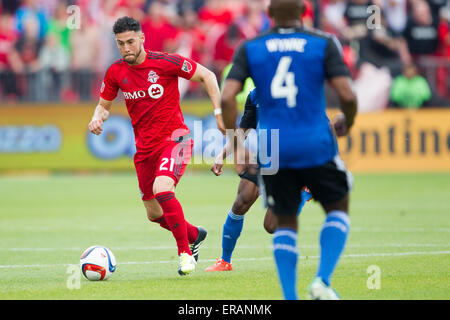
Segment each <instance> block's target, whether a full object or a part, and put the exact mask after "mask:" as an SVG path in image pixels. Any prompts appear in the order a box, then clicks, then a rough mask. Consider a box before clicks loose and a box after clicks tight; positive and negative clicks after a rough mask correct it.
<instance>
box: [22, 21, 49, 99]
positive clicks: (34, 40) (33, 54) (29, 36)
mask: <svg viewBox="0 0 450 320" xmlns="http://www.w3.org/2000/svg"><path fill="white" fill-rule="evenodd" d="M42 42H43V41H42V40H41V39H40V38H39V21H38V20H36V17H35V16H33V15H28V16H27V18H25V19H24V20H23V21H22V33H21V34H20V37H19V40H18V41H17V43H16V49H17V51H18V52H19V55H20V58H21V60H22V62H23V65H24V72H25V80H26V81H25V83H24V91H25V97H24V99H25V100H27V101H42V100H43V99H44V97H43V95H42V94H43V91H42V88H41V82H40V81H39V71H40V63H39V53H40V50H41V48H42Z"/></svg>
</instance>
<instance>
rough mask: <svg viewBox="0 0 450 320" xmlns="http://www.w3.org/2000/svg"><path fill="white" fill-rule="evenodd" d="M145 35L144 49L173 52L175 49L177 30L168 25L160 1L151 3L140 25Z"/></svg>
mask: <svg viewBox="0 0 450 320" xmlns="http://www.w3.org/2000/svg"><path fill="white" fill-rule="evenodd" d="M141 25H142V32H143V33H144V34H145V42H144V47H145V49H149V50H152V51H163V52H173V51H174V50H175V49H176V44H175V41H174V40H175V38H176V36H177V29H176V28H175V27H174V26H173V25H172V24H170V23H169V21H168V19H167V17H166V15H165V7H164V4H163V3H162V1H153V2H152V4H151V5H150V6H149V8H148V11H147V15H146V16H145V17H144V20H143V21H142V23H141Z"/></svg>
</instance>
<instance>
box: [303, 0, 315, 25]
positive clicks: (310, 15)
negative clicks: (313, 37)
mask: <svg viewBox="0 0 450 320" xmlns="http://www.w3.org/2000/svg"><path fill="white" fill-rule="evenodd" d="M303 3H304V4H305V12H303V15H302V23H303V25H304V26H305V27H307V28H313V27H314V7H313V5H312V2H311V1H308V0H305V1H304V2H303Z"/></svg>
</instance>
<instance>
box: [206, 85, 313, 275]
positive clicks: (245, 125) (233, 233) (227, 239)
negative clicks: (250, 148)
mask: <svg viewBox="0 0 450 320" xmlns="http://www.w3.org/2000/svg"><path fill="white" fill-rule="evenodd" d="M257 105H258V102H257V98H256V91H255V89H253V90H252V91H251V92H250V93H249V94H248V95H247V99H246V101H245V108H244V114H243V115H242V118H241V121H240V123H239V128H241V129H243V130H244V131H247V130H251V129H256V128H257V117H256V116H257V114H256V111H257ZM228 149H230V148H229V145H228V144H227V145H226V146H225V147H224V148H223V150H222V152H221V153H220V154H219V155H218V156H217V158H216V161H215V162H214V164H213V166H212V167H211V171H212V172H213V173H214V174H215V175H216V176H220V175H221V174H222V167H223V162H224V160H225V158H226V157H227V156H228V153H229V152H230V151H229V150H228ZM239 176H240V177H241V181H240V183H239V187H238V193H237V195H236V199H235V201H234V203H233V205H232V207H231V209H230V211H229V212H228V215H227V219H226V220H225V224H224V225H223V231H222V257H221V258H220V259H217V262H216V263H215V264H213V265H211V266H209V267H208V268H206V270H205V271H208V272H210V271H232V270H233V266H232V264H231V256H232V254H233V251H234V248H235V246H236V242H237V240H238V238H239V236H240V235H241V232H242V229H243V227H244V217H245V214H246V213H247V211H248V210H249V209H250V207H251V206H252V205H253V203H254V202H255V201H256V199H258V196H259V188H258V177H257V175H256V174H252V173H249V172H241V173H240V174H239ZM310 199H311V193H310V192H309V190H308V189H307V188H306V187H304V188H303V190H302V192H301V203H300V206H299V209H298V214H300V212H301V210H302V208H303V206H304V205H305V203H306V202H307V201H309V200H310ZM275 228H276V219H275V216H274V214H273V213H272V212H271V210H270V209H267V212H266V215H265V217H264V229H266V231H267V232H268V233H273V232H274V231H275Z"/></svg>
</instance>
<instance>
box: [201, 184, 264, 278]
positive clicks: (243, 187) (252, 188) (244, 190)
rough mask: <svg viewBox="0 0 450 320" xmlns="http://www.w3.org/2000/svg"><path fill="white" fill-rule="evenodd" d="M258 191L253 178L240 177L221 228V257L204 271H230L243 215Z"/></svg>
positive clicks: (257, 194) (242, 222)
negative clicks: (234, 197)
mask: <svg viewBox="0 0 450 320" xmlns="http://www.w3.org/2000/svg"><path fill="white" fill-rule="evenodd" d="M258 196H259V192H258V186H257V184H256V176H254V179H249V178H247V177H241V181H240V182H239V187H238V192H237V195H236V199H235V201H234V203H233V205H232V207H231V210H230V211H229V212H228V215H227V219H226V220H225V223H224V225H223V230H222V257H221V259H218V260H217V262H216V263H215V264H214V265H212V266H210V267H208V268H206V270H205V271H231V270H232V269H233V267H232V265H231V256H232V254H233V251H234V248H235V246H236V242H237V240H238V238H239V236H240V235H241V232H242V228H243V226H244V217H245V214H246V213H247V211H248V210H249V209H250V207H251V206H252V205H253V203H254V202H255V201H256V199H258Z"/></svg>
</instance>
